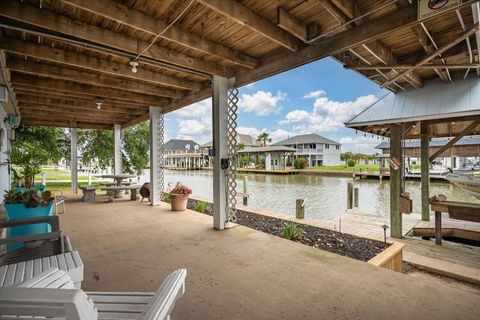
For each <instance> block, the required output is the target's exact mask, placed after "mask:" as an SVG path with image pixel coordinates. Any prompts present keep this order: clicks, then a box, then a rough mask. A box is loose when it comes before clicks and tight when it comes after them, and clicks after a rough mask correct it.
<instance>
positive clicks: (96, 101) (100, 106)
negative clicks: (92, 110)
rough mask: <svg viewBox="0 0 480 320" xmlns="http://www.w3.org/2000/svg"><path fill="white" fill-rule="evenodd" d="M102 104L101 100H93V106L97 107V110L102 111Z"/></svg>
mask: <svg viewBox="0 0 480 320" xmlns="http://www.w3.org/2000/svg"><path fill="white" fill-rule="evenodd" d="M102 103H103V100H102V99H101V98H97V99H95V104H96V105H97V109H98V110H100V109H102Z"/></svg>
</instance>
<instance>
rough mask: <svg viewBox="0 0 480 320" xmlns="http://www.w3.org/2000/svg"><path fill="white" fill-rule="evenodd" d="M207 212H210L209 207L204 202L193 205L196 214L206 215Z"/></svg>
mask: <svg viewBox="0 0 480 320" xmlns="http://www.w3.org/2000/svg"><path fill="white" fill-rule="evenodd" d="M209 210H210V206H209V205H208V203H206V202H203V201H197V203H196V204H195V211H197V212H200V213H206V212H208V211H209Z"/></svg>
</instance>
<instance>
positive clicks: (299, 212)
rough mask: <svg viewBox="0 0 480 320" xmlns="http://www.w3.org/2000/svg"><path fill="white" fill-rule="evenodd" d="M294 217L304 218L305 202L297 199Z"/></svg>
mask: <svg viewBox="0 0 480 320" xmlns="http://www.w3.org/2000/svg"><path fill="white" fill-rule="evenodd" d="M295 217H296V218H297V219H303V218H305V200H304V199H297V203H296V211H295Z"/></svg>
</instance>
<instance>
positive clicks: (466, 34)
mask: <svg viewBox="0 0 480 320" xmlns="http://www.w3.org/2000/svg"><path fill="white" fill-rule="evenodd" d="M478 28H479V25H475V26H473V27H472V28H470V29H469V30H467V31H465V32H463V33H462V34H461V35H460V36H459V37H458V38H457V39H455V40H453V41H452V42H450V43H447V44H445V45H443V46H442V47H440V48H438V49H437V50H435V51H433V52H432V53H430V54H428V55H427V56H426V57H425V58H423V59H421V60H420V61H418V62H417V63H415V66H416V67H417V66H421V65H423V64H425V63H427V62H429V61H431V60H432V59H433V58H435V57H436V56H438V55H440V54H442V53H443V52H445V51H447V50H448V49H450V48H452V47H454V46H456V45H457V44H459V43H460V42H462V41H463V40H465V39H466V38H467V37H469V36H471V35H472V34H474V33H475V32H477V31H478ZM411 70H412V69H407V70H404V71H402V72H400V73H399V74H398V75H397V76H396V77H394V78H393V79H390V80H389V81H387V82H385V83H384V84H383V85H382V87H384V86H385V85H388V84H390V83H392V82H393V81H395V80H398V78H401V77H403V76H404V75H406V74H409V73H410V72H411Z"/></svg>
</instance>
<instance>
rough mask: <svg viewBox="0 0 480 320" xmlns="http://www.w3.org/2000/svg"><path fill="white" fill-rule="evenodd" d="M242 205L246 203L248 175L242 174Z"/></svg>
mask: <svg viewBox="0 0 480 320" xmlns="http://www.w3.org/2000/svg"><path fill="white" fill-rule="evenodd" d="M242 179H243V205H244V206H247V205H248V177H247V176H243V177H242Z"/></svg>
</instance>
